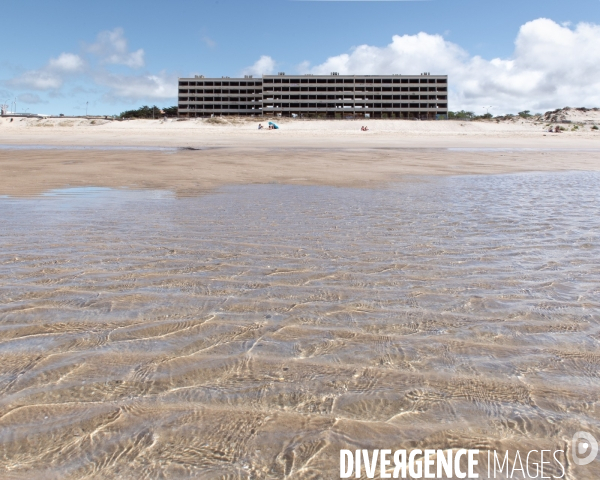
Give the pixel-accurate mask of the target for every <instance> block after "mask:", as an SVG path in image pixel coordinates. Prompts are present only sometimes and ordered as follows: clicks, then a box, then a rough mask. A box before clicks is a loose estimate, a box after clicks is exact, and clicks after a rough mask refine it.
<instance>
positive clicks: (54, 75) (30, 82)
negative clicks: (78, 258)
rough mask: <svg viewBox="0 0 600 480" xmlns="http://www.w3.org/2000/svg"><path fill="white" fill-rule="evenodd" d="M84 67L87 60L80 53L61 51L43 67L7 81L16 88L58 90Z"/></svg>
mask: <svg viewBox="0 0 600 480" xmlns="http://www.w3.org/2000/svg"><path fill="white" fill-rule="evenodd" d="M84 67H85V61H84V60H83V58H81V57H80V56H79V55H75V54H73V53H61V54H60V55H59V56H58V57H56V58H51V59H50V60H49V61H48V63H47V64H46V65H44V66H43V67H42V68H40V69H38V70H28V71H26V72H24V73H22V74H21V75H19V76H17V77H15V78H13V79H11V80H9V81H8V82H7V83H8V84H9V85H10V86H13V87H16V88H29V89H32V90H56V89H58V88H60V87H62V85H63V84H64V82H65V80H66V78H67V77H69V76H71V75H74V74H77V73H80V72H81V71H82V70H83V69H84Z"/></svg>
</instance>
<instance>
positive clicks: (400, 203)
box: [0, 173, 600, 479]
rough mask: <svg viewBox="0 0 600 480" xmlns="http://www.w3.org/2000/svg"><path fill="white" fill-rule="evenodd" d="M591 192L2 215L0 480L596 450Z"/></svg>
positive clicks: (35, 208)
mask: <svg viewBox="0 0 600 480" xmlns="http://www.w3.org/2000/svg"><path fill="white" fill-rule="evenodd" d="M599 192H600V175H599V174H598V173H576V174H526V175H510V176H494V177H485V176H480V177H450V178H439V179H433V178H415V179H414V181H412V182H408V183H405V184H398V185H396V186H393V187H390V188H382V189H379V190H370V189H342V188H327V187H301V186H280V185H265V186H245V187H234V188H226V189H222V190H220V191H218V192H216V193H214V194H212V195H207V196H204V197H200V198H180V199H178V198H175V197H173V196H172V195H170V194H168V193H166V192H145V191H128V190H107V189H92V190H88V189H84V190H77V191H76V190H64V191H56V192H53V193H52V195H50V196H46V197H43V198H36V199H26V200H24V199H12V198H3V199H0V223H1V224H2V229H1V230H0V279H2V280H1V283H0V304H1V306H0V392H1V395H0V472H4V474H6V475H14V477H12V476H11V477H8V478H45V479H52V478H88V477H89V478H136V479H137V478H194V477H198V478H232V479H233V478H243V479H246V478H248V479H249V478H284V477H285V476H287V477H288V478H338V477H337V476H336V475H339V473H336V472H339V449H340V448H349V449H352V450H354V449H357V448H391V449H399V448H408V449H411V448H423V447H427V448H433V449H438V448H442V449H449V448H479V449H480V450H482V451H483V452H485V451H486V450H488V449H498V450H505V449H510V450H512V451H514V450H516V449H520V450H521V451H524V452H527V451H529V450H532V449H538V450H540V449H542V448H544V449H551V450H557V449H565V448H567V447H568V445H569V439H570V438H571V437H572V435H573V433H575V432H576V431H580V430H585V431H588V432H590V433H593V434H596V436H597V437H600V409H599V408H598V406H599V405H598V402H599V396H600V353H599V350H598V347H599V341H600V328H599V320H600V313H599V312H600V310H599V307H600V288H599V285H600V263H599V262H598V258H599V257H600V245H599V234H600V194H599ZM576 468H579V469H581V470H580V471H579V470H576ZM567 469H568V475H569V477H568V478H577V479H584V478H590V479H591V478H598V477H599V476H600V468H599V466H598V462H595V463H594V464H592V465H590V466H587V467H576V466H574V465H573V464H572V462H569V463H568V465H567ZM482 472H483V470H482ZM552 473H553V474H555V475H560V470H557V471H556V472H552ZM0 476H2V475H0ZM482 477H485V475H482Z"/></svg>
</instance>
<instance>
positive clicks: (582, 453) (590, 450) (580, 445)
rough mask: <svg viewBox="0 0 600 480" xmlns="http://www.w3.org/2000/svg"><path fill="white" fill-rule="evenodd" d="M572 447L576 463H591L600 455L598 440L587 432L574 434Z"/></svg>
mask: <svg viewBox="0 0 600 480" xmlns="http://www.w3.org/2000/svg"><path fill="white" fill-rule="evenodd" d="M572 447H573V462H575V465H589V464H590V463H592V462H593V461H594V460H595V459H596V456H597V455H598V442H597V441H596V439H595V438H594V437H592V436H591V435H590V434H589V433H587V432H577V433H576V434H575V435H573V444H572Z"/></svg>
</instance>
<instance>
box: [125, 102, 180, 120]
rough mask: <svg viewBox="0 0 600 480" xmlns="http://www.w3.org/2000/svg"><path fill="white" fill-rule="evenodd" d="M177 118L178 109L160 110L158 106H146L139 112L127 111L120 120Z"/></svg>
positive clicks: (167, 108) (139, 109)
mask: <svg viewBox="0 0 600 480" xmlns="http://www.w3.org/2000/svg"><path fill="white" fill-rule="evenodd" d="M165 116H166V117H176V116H177V107H166V108H158V107H157V106H156V105H153V106H151V107H149V106H148V105H144V106H143V107H140V108H138V109H137V110H125V111H124V112H121V114H120V115H119V118H161V117H165Z"/></svg>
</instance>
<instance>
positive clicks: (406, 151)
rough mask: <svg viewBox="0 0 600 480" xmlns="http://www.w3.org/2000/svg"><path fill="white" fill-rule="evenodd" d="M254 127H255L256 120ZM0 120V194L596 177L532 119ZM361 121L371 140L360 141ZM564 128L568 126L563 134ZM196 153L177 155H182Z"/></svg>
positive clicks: (590, 164) (585, 131)
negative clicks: (528, 175) (271, 123)
mask: <svg viewBox="0 0 600 480" xmlns="http://www.w3.org/2000/svg"><path fill="white" fill-rule="evenodd" d="M263 123H264V122H263ZM279 123H280V126H281V129H280V130H276V131H268V130H262V131H259V130H257V125H258V121H256V120H253V119H227V120H221V119H211V120H189V121H176V120H168V121H166V122H164V121H163V120H133V121H123V122H116V121H107V120H85V119H83V120H82V119H42V120H38V119H18V118H17V119H15V120H14V121H13V122H10V121H9V120H8V119H6V118H3V119H0V142H1V143H2V145H3V146H4V148H3V149H2V150H0V169H1V170H2V175H1V176H0V194H2V195H30V194H38V193H40V192H42V191H45V190H48V189H52V188H61V187H65V186H89V185H94V186H103V187H129V188H154V189H170V190H173V191H175V192H176V193H177V194H179V195H188V194H191V195H194V194H197V193H198V192H201V191H204V190H206V189H212V188H215V187H219V186H222V185H230V184H232V185H235V184H267V183H284V184H299V185H333V186H352V187H368V186H374V185H380V184H382V183H387V182H395V181H399V180H401V179H402V178H404V177H406V176H407V175H458V174H499V173H515V172H526V171H564V170H598V169H599V168H600V133H598V132H597V131H595V130H592V129H591V126H589V125H587V126H581V127H580V128H579V129H578V130H577V131H568V132H564V133H560V134H550V133H548V132H546V131H544V129H545V125H546V124H543V123H540V122H534V121H526V120H523V121H505V122H498V123H497V122H495V121H494V122H482V121H475V122H466V121H465V122H462V121H431V122H422V121H398V120H396V121H394V120H370V121H369V122H365V121H363V122H360V121H325V120H321V121H316V120H313V121H303V120H290V119H282V120H281V121H280V122H279ZM363 123H367V124H368V126H369V127H370V129H371V130H370V131H369V132H366V133H365V132H361V131H360V126H361V125H362V124H363ZM569 128H572V127H570V126H569ZM10 145H15V146H23V145H30V146H33V145H35V146H53V147H61V146H64V147H69V146H91V147H94V146H96V147H98V146H121V147H124V146H127V147H136V146H137V147H172V148H173V150H170V151H131V150H109V151H104V150H84V151H82V150H71V151H69V150H60V149H58V150H56V149H54V150H44V149H32V150H27V149H26V150H12V149H7V148H6V147H7V146H10ZM190 148H193V149H197V150H185V149H190Z"/></svg>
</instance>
